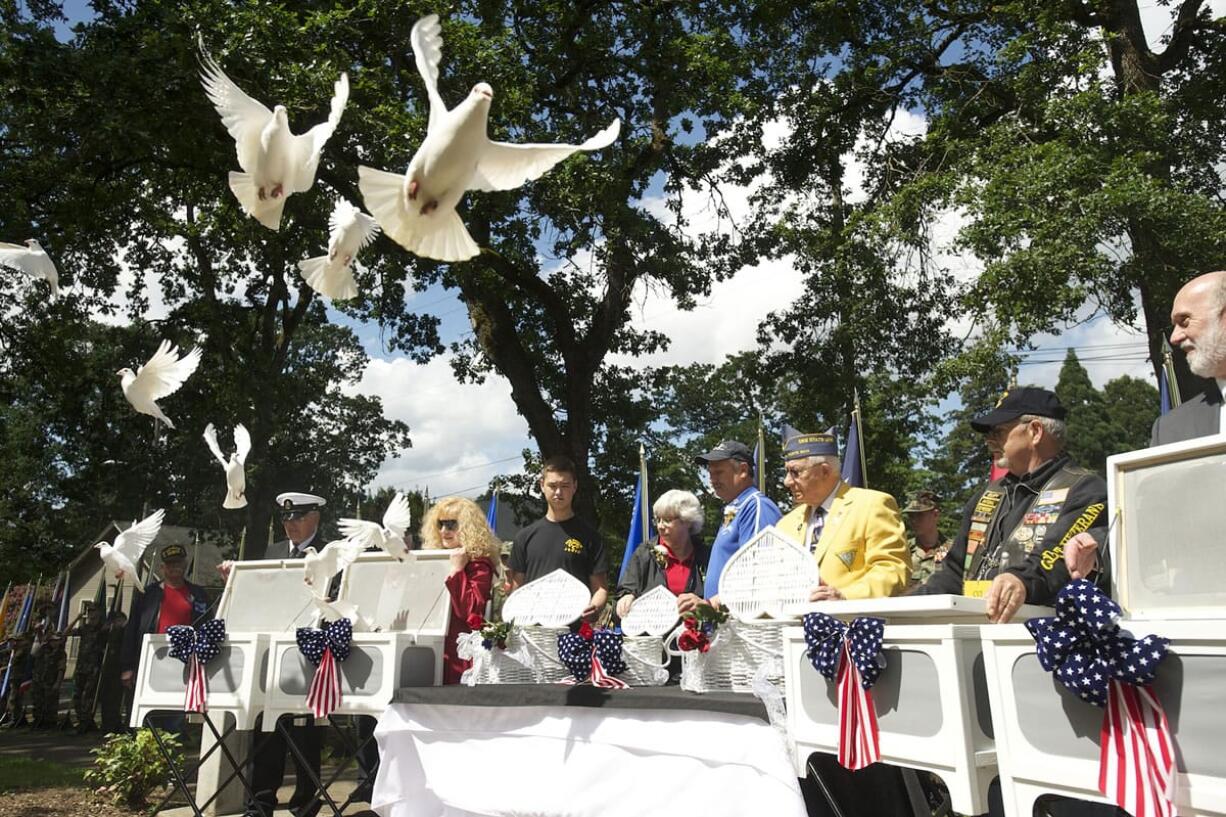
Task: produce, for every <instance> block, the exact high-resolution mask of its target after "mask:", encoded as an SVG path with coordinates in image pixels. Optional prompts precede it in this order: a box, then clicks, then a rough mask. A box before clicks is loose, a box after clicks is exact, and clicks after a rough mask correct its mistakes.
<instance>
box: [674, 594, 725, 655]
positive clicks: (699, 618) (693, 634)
mask: <svg viewBox="0 0 1226 817" xmlns="http://www.w3.org/2000/svg"><path fill="white" fill-rule="evenodd" d="M727 620H728V611H727V610H724V609H722V608H716V607H713V606H711V605H710V604H700V605H698V606H697V607H695V608H694V609H693V610H692V611H690V612H688V613H686V614H684V615H683V616H682V617H681V623H682V626H683V627H684V628H685V629H683V630H682V632H681V635H680V636H678V637H677V646H678V647H679V648H680V649H681V650H682V652H690V651H692V650H698V651H699V652H706V651H707V650H709V649H711V639H712V637H713V636H714V635H715V631H716V630H718V629H719V625H721V624H723V623H724V622H725V621H727Z"/></svg>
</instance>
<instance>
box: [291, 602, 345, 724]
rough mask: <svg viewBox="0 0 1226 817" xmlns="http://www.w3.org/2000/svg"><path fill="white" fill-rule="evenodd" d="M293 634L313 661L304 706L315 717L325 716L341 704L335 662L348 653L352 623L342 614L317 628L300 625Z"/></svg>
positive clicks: (342, 658)
mask: <svg viewBox="0 0 1226 817" xmlns="http://www.w3.org/2000/svg"><path fill="white" fill-rule="evenodd" d="M294 635H295V638H296V639H297V641H298V650H299V651H300V652H301V653H302V654H303V656H305V657H306V659H307V660H308V661H310V662H311V663H312V664H314V665H315V677H313V678H312V679H311V688H310V689H309V690H307V699H306V703H307V706H308V707H310V709H311V712H312V713H313V714H314V715H315V717H317V718H326V717H327V716H328V715H331V714H332V713H333V712H335V711H336V710H337V708H339V707H340V705H341V669H340V667H339V666H338V663H337V662H339V661H344V660H345V659H346V658H348V657H349V643H350V641H352V640H353V623H352V622H350V621H349V619H347V618H341V619H337V620H336V621H334V622H332V623H331V624H325V625H324V626H323V627H322V628H320V629H315V628H314V627H299V628H298V630H297V632H296V633H295V634H294Z"/></svg>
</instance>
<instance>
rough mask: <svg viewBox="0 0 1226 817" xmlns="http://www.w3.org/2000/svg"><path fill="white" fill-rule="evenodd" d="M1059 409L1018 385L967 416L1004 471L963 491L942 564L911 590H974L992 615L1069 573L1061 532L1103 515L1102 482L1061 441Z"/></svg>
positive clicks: (1001, 616)
mask: <svg viewBox="0 0 1226 817" xmlns="http://www.w3.org/2000/svg"><path fill="white" fill-rule="evenodd" d="M1065 414H1066V412H1065V409H1064V406H1062V405H1061V404H1060V401H1059V400H1058V399H1057V398H1056V395H1054V394H1053V393H1051V392H1050V391H1047V390H1046V389H1040V388H1037V387H1034V386H1023V387H1020V388H1014V389H1010V390H1009V391H1007V392H1005V394H1004V395H1003V396H1002V397H1001V399H1000V400H999V401H998V402H997V404H996V408H994V409H993V410H992V411H989V412H988V413H987V414H984V415H981V416H979V417H976V418H975V419H973V420H971V428H973V429H975V430H976V431H978V432H980V433H982V434H985V435H986V438H985V442H986V443H987V446H988V451H989V452H991V455H992V459H993V461H995V463H996V465H997V467H999V468H1004V469H1006V471H1007V472H1008V473H1006V474H1005V476H1003V477H1002V478H1000V479H999V480H997V481H995V482H992V483H990V484H988V485H987V486H985V487H984V488H982V489H981V490H980V491H978V492H977V493H976V494H975V495H974V496H972V497H971V500H970V502H968V503H967V505H966V509H965V511H964V512H963V517H962V527H961V529H960V530H959V532H958V536H957V538H956V539H954V544H953V547H952V548H950V551H949V555H948V556H946V557H945V560H944V561H943V562H942V568H941V569H940V570H938V571H937V572H936V573H935V574H933V576H932V578H930V579H929V580H928V581H926V582H925V583H924V584H922V585H920V586H919V587H917V588H915V589H914V590H913V591H912V592H913V593H916V594H921V595H932V594H939V593H952V594H961V595H965V596H981V597H983V598H985V599H986V600H987V613H988V618H989V619H991V620H992V621H993V622H997V623H1003V622H1007V621H1009V620H1010V619H1011V618H1012V617H1013V614H1014V613H1016V612H1017V609H1018V608H1019V607H1021V606H1022V604H1026V603H1029V604H1051V603H1052V602H1053V601H1054V599H1055V597H1056V594H1057V593H1058V592H1059V591H1060V588H1062V587H1063V586H1064V585H1065V584H1066V583H1067V582H1068V581H1069V573H1068V569H1067V568H1066V567H1065V565H1064V558H1063V553H1064V544H1065V542H1067V541H1068V540H1069V539H1070V538H1071V537H1073V536H1075V535H1076V534H1078V533H1081V532H1083V531H1087V530H1091V529H1102V528H1105V525H1106V517H1107V514H1106V513H1105V510H1106V505H1107V484H1106V483H1105V482H1104V481H1103V480H1102V478H1101V477H1099V476H1097V475H1096V474H1092V473H1091V472H1089V471H1087V470H1085V469H1084V468H1078V467H1077V466H1076V465H1074V464H1073V462H1072V461H1071V460H1070V458H1069V455H1068V453H1067V452H1065V450H1064V446H1065V425H1064V417H1065ZM1099 533H1105V531H1101V530H1100V531H1099ZM1098 538H1100V539H1101V538H1105V537H1104V536H1099V537H1098Z"/></svg>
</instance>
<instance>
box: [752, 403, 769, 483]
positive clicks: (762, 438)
mask: <svg viewBox="0 0 1226 817" xmlns="http://www.w3.org/2000/svg"><path fill="white" fill-rule="evenodd" d="M753 466H754V468H757V469H758V490H759V491H760V492H762V493H766V432H765V431H764V430H763V428H762V412H760V411H759V412H758V461H757V462H755V463H754V464H753Z"/></svg>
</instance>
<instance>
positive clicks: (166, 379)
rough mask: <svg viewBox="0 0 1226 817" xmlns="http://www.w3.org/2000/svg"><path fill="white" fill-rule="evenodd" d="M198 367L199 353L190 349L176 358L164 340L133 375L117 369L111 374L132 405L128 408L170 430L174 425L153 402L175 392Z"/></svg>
mask: <svg viewBox="0 0 1226 817" xmlns="http://www.w3.org/2000/svg"><path fill="white" fill-rule="evenodd" d="M199 365H200V349H198V348H197V349H192V350H191V351H190V352H188V353H187V354H186V355H184V356H183V357H179V349H178V347H177V346H172V345H171V343H170V341H168V340H164V341H162V344H161V345H160V346H158V350H157V351H156V352H154V354H153V357H151V358H149V362H148V363H146V364H145V365H144V366H141V367H140V368H139V369H137V370H136V371H135V372H133V371H132V370H131V369H120V370H119V371H117V372H115V374H117V375H119V383H120V386H121V387H122V388H123V396H124V397H126V398H127V400H128V402H129V403H131V404H132V408H134V409H136V410H137V411H138V412H140V413H141V414H148V415H149V416H150V417H154V418H156V419H158V420H161V421H162V422H163V423H165V424H166V426H167V427H168V428H174V427H175V424H174V423H172V422H170V418H169V417H167V416H166V415H165V414H163V413H162V409H161V408H160V407H159V406H158V404H157V402H156V401H158V400H161V399H162V398H163V397H168V396H170V395H172V394H174V393H175V392H177V391H178V390H179V387H180V386H182V385H183V382H184V381H185V380H187V378H189V377H190V376H191V374H192V372H194V371H196V367H197V366H199Z"/></svg>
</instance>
